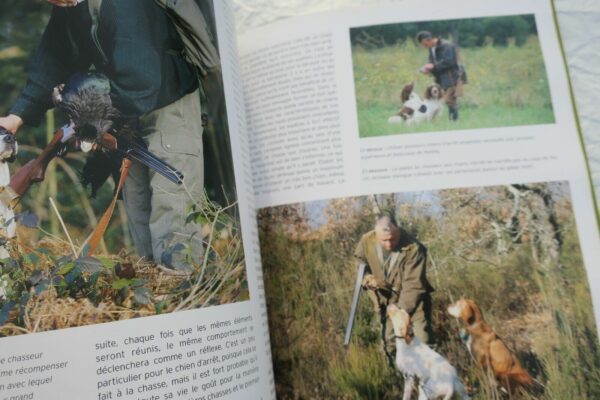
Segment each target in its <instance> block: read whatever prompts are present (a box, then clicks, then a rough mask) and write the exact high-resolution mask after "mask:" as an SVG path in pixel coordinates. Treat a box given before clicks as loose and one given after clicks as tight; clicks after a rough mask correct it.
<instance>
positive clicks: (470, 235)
mask: <svg viewBox="0 0 600 400" xmlns="http://www.w3.org/2000/svg"><path fill="white" fill-rule="evenodd" d="M459 192H460V193H459ZM476 194H478V196H481V197H479V198H480V199H481V201H482V202H483V203H482V204H483V205H484V206H485V207H486V208H491V209H496V210H498V212H499V213H501V214H502V213H505V212H506V211H507V210H510V206H511V204H512V203H511V202H510V201H509V200H510V199H509V198H507V197H502V196H501V194H502V192H501V191H498V190H497V189H493V190H492V189H491V190H487V189H464V190H462V189H461V190H460V191H459V190H456V191H454V192H452V195H453V196H456V197H454V198H453V199H454V200H453V201H454V204H455V205H456V204H458V206H457V207H458V208H456V209H455V208H453V207H451V206H450V205H449V204H450V197H444V196H448V195H447V193H444V191H439V192H436V193H435V194H434V193H431V194H429V195H428V196H425V198H429V199H432V198H433V197H435V196H440V198H442V200H443V201H441V202H439V204H438V205H437V206H436V207H437V208H438V210H437V211H435V212H433V214H428V213H427V212H425V211H423V210H426V209H427V207H426V206H425V205H423V204H421V203H420V201H419V198H422V197H419V196H416V195H415V196H414V197H410V196H407V197H406V199H409V198H412V199H413V200H412V201H411V200H407V201H405V202H403V203H401V205H400V207H399V219H400V221H403V223H404V224H405V226H409V227H410V229H411V231H413V232H415V233H417V235H418V238H419V240H421V241H422V242H423V243H424V244H425V245H426V246H427V247H428V250H429V251H428V256H429V266H428V278H429V280H430V282H431V283H432V284H433V286H434V287H435V288H436V291H435V292H434V293H433V306H434V309H433V330H434V334H435V338H436V344H437V347H436V350H437V351H438V352H439V353H440V354H442V355H443V356H445V357H446V358H447V359H448V360H449V361H450V363H451V364H452V365H454V366H455V367H456V369H457V371H458V375H459V377H460V379H461V380H462V382H463V383H464V384H465V386H466V387H467V389H468V391H469V394H470V397H471V398H473V399H482V400H488V399H506V398H508V396H506V395H505V394H503V393H502V392H501V391H500V390H499V389H498V387H497V386H496V385H495V384H494V382H493V380H492V379H490V378H489V377H488V376H487V375H486V373H485V372H484V371H482V370H481V369H480V368H478V367H477V366H476V365H475V364H474V363H473V361H472V359H471V357H470V355H469V353H468V351H467V349H466V347H465V346H464V344H463V343H462V342H461V340H460V338H459V331H460V329H461V325H460V324H459V323H457V322H456V321H455V320H454V319H452V318H451V317H450V316H449V315H448V314H447V312H446V306H447V305H448V304H449V303H451V302H453V301H454V300H456V299H457V298H459V297H461V296H465V297H469V298H473V299H475V300H476V302H477V303H478V304H479V306H480V307H481V309H482V312H483V313H484V317H485V319H486V321H487V322H488V323H489V324H490V325H491V326H492V327H493V328H494V329H495V331H496V332H497V333H498V335H499V336H500V337H502V338H503V340H504V341H505V343H506V344H507V345H508V346H509V347H510V348H511V349H513V350H514V351H515V352H516V354H517V356H518V357H519V359H520V360H521V363H522V364H523V365H524V367H525V368H526V369H527V370H528V371H529V372H530V374H531V375H532V376H533V377H534V378H535V379H536V380H537V381H538V382H540V384H541V385H540V387H538V388H536V389H535V390H531V391H528V392H526V391H521V392H520V393H516V394H515V395H514V396H513V397H512V398H513V399H522V400H532V399H553V400H563V399H597V398H600V347H599V342H598V335H597V332H596V324H595V320H594V313H593V308H592V305H591V297H590V292H589V286H588V283H587V280H586V272H585V267H584V265H583V260H582V256H581V252H580V247H579V240H578V237H577V231H576V227H575V224H574V219H573V214H572V209H571V206H570V203H569V202H568V201H564V200H562V201H561V202H559V201H558V200H557V204H558V203H560V204H558V205H557V206H556V210H557V213H558V215H559V217H558V223H559V225H560V229H561V235H562V245H561V250H560V264H561V267H560V268H559V269H557V270H555V271H546V270H544V269H543V268H542V266H541V265H540V264H539V260H537V259H536V257H535V256H534V253H533V252H532V246H534V245H535V244H534V239H532V236H531V235H533V233H532V231H530V230H526V231H525V232H526V234H525V235H524V236H523V237H522V238H521V242H519V243H516V244H514V245H513V247H511V248H510V249H509V250H508V251H506V252H503V253H497V251H496V246H495V244H494V243H493V242H488V241H487V240H484V238H485V233H486V232H488V231H487V228H488V226H487V225H486V224H485V223H483V222H482V221H481V219H480V215H479V213H480V211H477V209H476V208H474V206H473V204H474V203H477V201H478V200H475V199H474V198H473V196H475V195H476ZM459 195H460V196H459ZM465 199H469V200H468V201H466V200H465ZM530 201H532V200H531V199H524V200H523V199H522V202H521V204H520V206H519V207H522V210H523V213H520V214H519V216H518V217H519V220H520V224H522V226H526V225H527V224H532V225H531V226H532V227H534V226H538V227H539V225H536V224H539V221H540V218H541V213H540V212H539V210H537V209H536V207H537V206H535V205H534V202H531V203H529V202H530ZM524 203H527V205H525V204H524ZM305 207H306V208H304V210H308V209H310V204H306V205H305ZM322 207H323V205H322V204H319V205H318V207H315V209H316V208H318V209H322V210H323V211H322V212H321V213H322V215H321V216H315V215H313V216H312V217H307V215H312V214H307V213H306V212H305V211H303V206H302V205H288V206H279V207H274V208H269V209H263V210H261V211H260V213H259V226H260V245H261V254H262V260H263V267H264V276H265V292H266V296H267V306H268V313H269V326H270V332H271V345H272V349H273V352H272V353H273V362H274V371H275V382H276V385H277V396H278V398H280V399H284V400H286V399H357V400H358V399H374V400H387V399H397V398H400V397H401V390H400V388H401V387H402V382H401V378H400V377H398V376H397V374H396V373H395V372H394V371H392V370H391V369H390V368H389V366H388V364H387V362H386V359H385V356H384V355H383V352H382V351H381V337H380V328H379V323H378V321H377V318H376V316H375V314H374V311H373V308H372V305H371V303H370V302H369V300H368V298H367V296H361V300H360V303H359V308H358V313H357V318H356V321H355V326H354V331H353V336H352V341H351V343H350V346H349V347H348V348H345V347H344V345H343V343H342V342H343V335H344V329H345V325H346V322H347V316H348V311H349V306H350V300H351V296H352V291H353V287H354V279H355V273H356V270H355V268H354V266H353V264H354V261H353V259H352V256H351V254H352V252H353V250H354V246H355V244H356V241H357V240H358V239H359V238H360V233H362V232H365V231H366V230H368V229H369V227H370V226H371V224H372V214H371V211H370V210H371V207H370V204H369V202H368V201H366V200H365V199H364V198H353V199H345V203H344V201H343V200H341V199H334V200H331V201H327V204H326V206H325V208H322ZM471 207H473V208H471ZM313 210H314V209H313ZM453 210H454V211H453ZM313 212H314V211H313ZM532 212H533V213H535V214H536V216H535V218H534V219H533V220H530V221H529V222H528V220H527V218H528V217H527V215H530V213H532ZM488 216H489V215H488ZM311 218H314V220H317V221H320V223H319V224H315V223H314V221H313V222H310V221H311ZM546 228H547V226H545V227H544V229H546ZM532 229H533V228H532ZM471 245H473V247H470V246H471ZM465 249H467V250H465Z"/></svg>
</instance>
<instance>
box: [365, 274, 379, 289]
mask: <svg viewBox="0 0 600 400" xmlns="http://www.w3.org/2000/svg"><path fill="white" fill-rule="evenodd" d="M362 286H363V288H365V289H367V290H377V289H378V288H379V287H380V286H379V281H378V280H377V278H375V276H374V275H371V274H368V275H365V277H364V278H363V281H362Z"/></svg>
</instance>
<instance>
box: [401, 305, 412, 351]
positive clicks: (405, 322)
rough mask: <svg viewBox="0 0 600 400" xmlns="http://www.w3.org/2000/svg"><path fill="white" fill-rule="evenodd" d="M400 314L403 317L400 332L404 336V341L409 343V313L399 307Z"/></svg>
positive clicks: (410, 327)
mask: <svg viewBox="0 0 600 400" xmlns="http://www.w3.org/2000/svg"><path fill="white" fill-rule="evenodd" d="M400 315H401V316H402V319H403V321H402V322H403V323H402V331H401V332H400V334H401V336H403V337H404V341H405V342H406V344H410V343H411V342H412V338H413V331H412V321H411V320H410V315H409V314H408V313H407V312H406V311H405V310H403V309H401V313H400Z"/></svg>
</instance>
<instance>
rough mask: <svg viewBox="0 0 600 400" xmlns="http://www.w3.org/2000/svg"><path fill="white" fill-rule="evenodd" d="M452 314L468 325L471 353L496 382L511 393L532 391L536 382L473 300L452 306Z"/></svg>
mask: <svg viewBox="0 0 600 400" xmlns="http://www.w3.org/2000/svg"><path fill="white" fill-rule="evenodd" d="M448 314H450V315H451V316H453V317H455V318H457V319H459V320H460V321H462V322H463V323H464V324H465V325H466V330H467V334H468V339H467V341H466V345H467V349H468V350H469V353H471V355H472V356H473V358H474V359H475V361H476V362H477V363H478V364H479V365H480V366H481V367H482V368H484V369H486V370H488V369H491V370H492V371H493V373H494V376H495V377H496V379H497V380H498V381H499V382H500V384H501V385H503V386H504V387H505V388H506V389H507V390H508V391H509V392H512V391H514V390H515V389H516V388H517V387H519V386H525V387H531V386H532V385H533V379H532V378H531V376H530V375H529V373H528V372H527V371H526V370H525V369H524V368H523V367H522V366H521V363H520V362H519V359H518V358H517V356H516V355H515V354H514V353H513V352H512V351H510V350H509V349H508V347H507V346H506V344H504V342H503V341H502V339H500V338H499V337H498V335H496V332H494V330H493V329H492V328H491V327H490V326H489V325H488V324H487V323H486V322H485V320H484V319H483V315H482V314H481V311H480V310H479V307H478V306H477V304H475V302H474V301H473V300H469V299H461V300H458V301H457V302H456V303H454V304H451V305H450V306H448Z"/></svg>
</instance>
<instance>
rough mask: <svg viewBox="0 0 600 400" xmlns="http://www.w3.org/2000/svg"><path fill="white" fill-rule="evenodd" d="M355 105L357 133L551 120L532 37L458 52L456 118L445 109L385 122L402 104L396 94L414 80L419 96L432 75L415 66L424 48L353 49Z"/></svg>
mask: <svg viewBox="0 0 600 400" xmlns="http://www.w3.org/2000/svg"><path fill="white" fill-rule="evenodd" d="M352 58H353V68H354V82H355V90H356V103H357V104H356V105H357V112H358V124H359V133H360V136H361V137H370V136H379V135H389V134H398V133H412V132H432V131H446V130H455V129H477V128H490V127H501V126H516V125H530V124H547V123H553V122H554V114H553V110H552V102H551V98H550V89H549V86H548V78H547V76H546V69H545V66H544V60H543V57H542V53H541V49H540V45H539V40H538V38H537V36H531V37H529V39H528V40H527V42H526V43H524V44H523V45H522V46H520V47H519V46H516V45H508V46H506V47H494V46H490V45H487V46H482V47H475V48H467V49H462V50H461V61H462V63H464V64H465V65H466V68H467V72H468V74H469V83H468V84H467V85H464V86H463V96H461V97H459V99H458V101H459V112H460V118H459V120H458V121H456V122H453V121H449V120H448V116H447V111H446V110H445V107H444V111H443V112H442V114H441V115H440V116H438V118H437V119H436V120H434V121H432V122H431V123H423V124H420V125H416V126H408V125H406V124H389V123H388V122H387V120H388V118H389V117H390V116H392V115H394V114H395V113H396V112H398V110H399V109H400V107H401V101H400V92H401V90H402V88H403V87H404V85H406V84H408V83H410V82H412V81H414V82H415V91H416V92H417V93H418V94H419V95H420V96H421V97H423V94H424V92H425V88H426V87H427V86H429V85H431V84H432V78H431V77H429V76H425V75H422V74H420V73H418V72H417V70H418V69H419V68H420V67H421V66H422V65H423V64H425V63H426V62H427V52H426V51H425V50H424V49H422V48H420V47H417V46H415V45H414V44H413V43H412V42H411V43H404V44H402V45H397V46H387V47H383V48H377V49H371V50H366V49H363V48H361V47H354V48H353V52H352Z"/></svg>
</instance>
